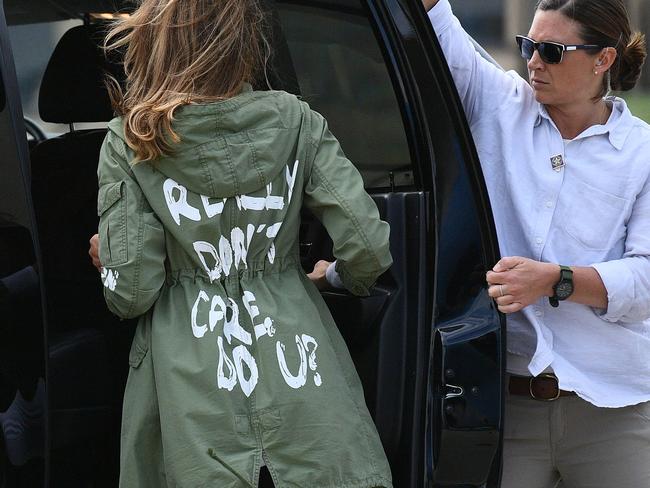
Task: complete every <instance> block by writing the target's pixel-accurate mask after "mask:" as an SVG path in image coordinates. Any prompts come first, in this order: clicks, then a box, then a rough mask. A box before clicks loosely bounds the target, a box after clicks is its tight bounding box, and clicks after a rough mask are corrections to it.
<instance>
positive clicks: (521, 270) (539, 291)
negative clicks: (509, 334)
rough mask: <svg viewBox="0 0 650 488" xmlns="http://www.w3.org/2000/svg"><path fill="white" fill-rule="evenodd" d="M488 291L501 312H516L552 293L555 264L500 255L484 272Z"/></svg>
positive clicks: (557, 276) (556, 274)
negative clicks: (500, 257)
mask: <svg viewBox="0 0 650 488" xmlns="http://www.w3.org/2000/svg"><path fill="white" fill-rule="evenodd" d="M486 278H487V282H488V285H490V286H489V288H488V294H489V295H490V296H491V297H492V298H494V299H495V301H496V303H497V305H498V306H499V310H500V311H501V312H503V313H513V312H518V311H519V310H521V309H522V308H524V307H527V306H528V305H530V304H532V303H535V302H536V301H537V300H539V299H540V298H541V297H543V296H547V297H550V296H553V294H554V291H553V286H554V285H555V284H556V283H557V282H558V281H559V279H560V267H559V266H558V265H557V264H552V263H542V262H539V261H534V260H532V259H528V258H522V257H506V258H502V259H501V260H500V261H499V262H498V263H497V264H496V265H495V266H494V268H492V271H488V272H487V275H486Z"/></svg>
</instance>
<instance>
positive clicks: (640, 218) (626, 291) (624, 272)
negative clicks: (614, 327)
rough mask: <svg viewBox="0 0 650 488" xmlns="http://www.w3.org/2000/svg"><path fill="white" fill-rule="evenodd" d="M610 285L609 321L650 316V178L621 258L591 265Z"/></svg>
mask: <svg viewBox="0 0 650 488" xmlns="http://www.w3.org/2000/svg"><path fill="white" fill-rule="evenodd" d="M591 266H592V267H593V268H595V269H596V271H598V274H599V275H600V277H601V279H602V280H603V283H604V284H605V288H606V289H607V299H608V306H607V310H606V311H604V312H603V313H602V315H601V318H602V319H604V320H607V321H608V322H619V321H620V322H638V321H643V320H647V319H648V318H650V182H648V181H646V183H645V186H644V188H643V190H642V192H641V194H639V196H638V197H637V199H636V201H635V202H634V205H633V207H632V212H631V215H630V219H629V220H628V223H627V237H626V239H625V254H624V255H623V257H622V258H621V259H617V260H613V261H607V262H603V263H595V264H592V265H591Z"/></svg>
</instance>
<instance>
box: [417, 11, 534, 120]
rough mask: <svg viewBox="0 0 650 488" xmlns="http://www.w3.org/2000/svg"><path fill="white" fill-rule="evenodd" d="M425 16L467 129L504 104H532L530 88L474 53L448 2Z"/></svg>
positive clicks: (474, 49)
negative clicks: (432, 30) (445, 65)
mask: <svg viewBox="0 0 650 488" xmlns="http://www.w3.org/2000/svg"><path fill="white" fill-rule="evenodd" d="M428 15H429V20H430V21H431V25H432V26H433V28H434V30H435V33H436V35H437V37H438V41H439V43H440V47H441V48H442V50H443V53H444V55H445V58H446V60H447V64H448V65H449V69H450V71H451V75H452V77H453V79H454V83H455V85H456V89H457V91H458V94H459V95H460V99H461V102H462V104H463V108H464V109H465V114H466V116H467V119H468V121H469V123H470V125H474V124H476V123H478V122H479V119H481V118H483V117H490V115H491V114H493V113H495V112H496V111H497V110H500V109H501V110H502V109H503V106H504V104H513V105H516V106H521V103H522V101H523V99H524V98H525V99H527V100H528V101H529V102H532V101H533V100H534V99H533V98H532V93H531V88H530V86H529V85H528V83H527V82H526V81H525V80H524V79H522V78H521V77H520V76H519V75H518V74H517V73H515V72H514V71H510V72H507V73H506V72H505V71H503V70H502V69H500V68H499V67H498V66H495V65H494V64H492V63H491V62H489V61H488V60H486V59H485V58H483V57H482V56H481V55H480V54H479V53H478V51H477V50H476V48H475V47H474V44H473V43H472V42H471V40H470V38H469V36H468V35H467V33H466V32H465V31H464V30H463V28H462V26H461V24H460V22H459V21H458V19H457V18H456V17H455V16H454V15H453V13H452V10H451V6H450V4H449V0H440V1H439V2H438V3H437V4H436V6H435V7H433V8H432V9H431V10H429V14H428ZM513 42H514V41H513Z"/></svg>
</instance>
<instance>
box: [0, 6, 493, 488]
mask: <svg viewBox="0 0 650 488" xmlns="http://www.w3.org/2000/svg"><path fill="white" fill-rule="evenodd" d="M119 3H120V2H118V1H117V0H56V1H54V0H29V1H26V0H4V6H3V8H0V488H5V487H11V488H14V487H41V486H51V487H55V488H59V487H62V488H67V487H114V486H117V475H118V455H119V423H120V416H121V401H122V394H123V388H124V382H125V378H126V375H127V373H128V358H127V356H128V350H129V344H130V341H131V337H132V334H133V328H134V323H133V322H130V321H122V322H121V321H119V320H118V319H117V318H116V317H114V316H112V315H111V314H110V313H108V311H107V310H106V307H105V305H104V302H103V298H102V285H101V283H100V280H99V276H98V273H97V271H96V270H95V269H94V268H93V267H92V266H91V263H90V260H89V258H88V255H87V249H88V239H89V238H90V236H91V235H92V234H94V233H95V232H96V229H97V220H98V219H97V211H96V199H97V178H96V169H97V159H98V152H99V147H100V145H101V142H102V139H103V137H104V135H105V133H106V130H105V126H106V122H107V121H108V120H109V119H110V118H111V117H112V112H111V108H110V105H109V102H108V98H107V95H106V92H105V90H104V88H103V85H102V76H103V73H104V72H105V71H106V70H108V71H112V72H113V73H114V74H116V75H117V76H119V65H117V64H113V63H112V62H111V61H110V60H106V59H105V58H104V57H103V55H102V53H101V50H100V49H99V48H98V43H99V42H100V41H101V37H102V33H103V32H104V29H105V19H106V18H111V17H114V16H115V15H116V4H119ZM268 5H269V7H268V8H269V9H270V11H271V18H272V20H273V30H274V34H273V44H274V52H275V54H274V57H273V59H272V62H271V66H270V68H269V80H270V83H271V85H272V86H273V87H274V88H277V89H284V90H286V91H290V92H293V93H296V94H299V95H300V96H301V97H302V98H303V99H305V100H307V101H308V102H309V103H310V104H311V106H312V107H313V108H314V109H316V110H318V111H319V112H321V113H322V114H323V115H324V116H325V117H326V118H327V120H328V121H329V124H330V126H331V128H332V130H333V132H334V133H335V134H336V135H337V136H338V137H339V139H340V141H341V144H342V146H343V148H344V150H345V151H346V154H347V155H348V157H349V158H350V159H351V160H352V161H353V162H354V163H355V164H356V165H357V167H358V168H359V170H360V171H361V173H362V175H363V177H364V181H365V184H366V187H367V190H368V192H369V193H371V194H372V195H373V198H374V199H375V201H376V202H377V205H378V207H379V209H380V212H381V214H382V218H383V219H385V220H386V221H388V222H389V223H390V225H391V251H392V254H393V257H394V264H393V266H392V268H391V269H390V270H389V271H388V272H387V273H386V274H385V275H384V276H382V277H381V278H380V280H379V282H378V284H377V286H376V287H375V288H374V290H373V292H372V295H371V296H369V297H366V298H358V297H354V296H351V295H348V294H346V293H339V292H328V293H325V294H324V295H325V299H326V301H327V303H328V305H329V307H330V309H331V311H332V313H333V315H334V317H335V319H336V320H337V324H338V325H339V327H340V329H341V331H342V333H343V335H344V337H345V339H346V341H347V343H348V347H349V348H350V351H351V353H352V356H353V358H354V360H355V363H356V365H357V368H358V370H359V373H360V375H361V378H362V380H363V383H364V387H365V394H366V400H367V403H368V406H369V409H370V411H371V413H372V415H373V418H374V420H375V423H376V425H377V428H378V430H379V433H380V435H381V439H382V441H383V444H384V447H385V449H386V452H387V455H388V459H389V461H390V463H391V467H392V471H393V478H394V484H395V486H396V487H397V488H411V487H418V488H420V487H425V486H426V487H464V488H467V487H491V488H494V487H498V485H499V471H500V465H501V432H502V425H503V395H504V385H503V370H504V368H503V366H504V361H505V356H504V345H505V333H504V332H505V329H504V325H505V322H504V320H503V317H502V316H500V315H499V313H498V312H497V310H496V308H495V306H494V304H493V302H492V301H491V300H490V299H489V297H488V295H487V290H486V284H485V272H486V270H488V269H490V268H491V267H492V265H493V264H494V263H495V262H496V261H497V260H498V246H497V242H496V236H495V230H494V225H493V222H492V214H491V210H490V207H489V202H488V198H487V193H486V190H485V186H484V183H483V178H482V174H481V170H480V165H479V161H478V157H477V154H476V151H475V149H474V144H473V142H472V138H471V135H470V132H469V128H468V125H467V122H466V120H465V117H464V113H463V110H462V107H461V105H460V102H459V98H458V95H457V93H456V89H455V87H454V84H453V81H452V79H451V76H450V74H449V71H448V68H447V65H446V62H445V59H444V57H443V55H442V52H441V50H440V48H439V46H438V43H437V40H436V38H435V35H434V32H433V31H432V28H431V26H430V24H429V22H428V19H427V18H426V15H425V13H424V10H423V8H422V6H421V4H420V2H419V0H275V1H269V2H268ZM118 7H120V9H121V10H120V11H121V12H128V9H129V5H128V4H127V3H125V4H124V5H118ZM56 32H61V33H63V32H65V33H63V35H62V36H61V35H60V34H55V33H56ZM53 37H54V38H57V39H58V38H59V37H60V39H59V40H58V44H57V45H56V48H55V49H54V51H53V52H52V48H51V46H53V45H54V42H52V40H51V38H53ZM54 40H56V39H54ZM46 41H47V42H46ZM12 52H13V53H17V54H15V55H14V54H12ZM39 60H40V61H39ZM41 61H42V62H41ZM39 63H40V64H39ZM39 69H40V71H39ZM28 70H32V71H34V70H35V71H36V72H37V73H38V77H39V79H40V72H43V73H44V74H43V76H42V81H41V83H40V88H38V90H39V94H38V115H32V116H31V117H30V119H27V118H25V115H24V114H25V113H31V112H30V110H33V109H32V108H30V100H29V94H28V89H27V88H26V87H25V86H23V85H24V84H25V83H23V82H21V83H19V81H18V80H19V79H20V80H24V79H25V78H24V77H25V72H26V71H28ZM17 73H18V76H17ZM32 75H33V73H32ZM34 111H35V110H34ZM35 118H36V119H37V120H36V121H34V120H33V119H35ZM46 123H47V124H46ZM87 123H95V124H94V125H93V126H91V127H90V128H88V126H87V125H81V124H87ZM96 123H100V124H99V125H98V124H96ZM48 124H49V125H48ZM52 124H57V125H52ZM82 127H84V128H82ZM301 252H302V258H303V260H304V264H305V267H306V269H309V267H310V266H311V265H313V263H314V262H315V260H316V259H318V258H326V257H327V256H328V255H330V254H331V243H329V241H328V239H327V238H326V235H325V233H324V231H323V229H322V227H321V226H320V224H319V223H318V222H317V221H315V220H314V219H312V218H310V217H309V216H308V215H305V217H304V219H303V224H302V228H301Z"/></svg>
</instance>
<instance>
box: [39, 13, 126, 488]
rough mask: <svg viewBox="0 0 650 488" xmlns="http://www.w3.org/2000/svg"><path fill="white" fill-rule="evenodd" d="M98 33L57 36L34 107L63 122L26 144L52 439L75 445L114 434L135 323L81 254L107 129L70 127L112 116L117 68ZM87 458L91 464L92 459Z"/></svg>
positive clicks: (92, 221) (91, 228) (89, 28)
mask: <svg viewBox="0 0 650 488" xmlns="http://www.w3.org/2000/svg"><path fill="white" fill-rule="evenodd" d="M103 35H104V32H103V28H102V27H101V26H94V25H82V26H77V27H73V28H72V29H70V30H69V31H67V32H66V33H65V34H64V35H63V37H62V38H61V40H60V41H59V43H58V45H57V46H56V48H55V50H54V52H53V54H52V57H51V59H50V61H49V64H48V66H47V69H46V71H45V74H44V77H43V80H42V84H41V89H40V96H39V111H40V116H41V118H42V119H43V120H44V121H46V122H51V123H56V124H66V125H68V126H69V127H70V130H69V132H67V133H65V134H63V135H61V136H59V137H55V138H52V139H48V140H45V141H43V142H41V143H40V144H38V145H37V146H36V147H35V148H34V149H33V150H32V151H31V165H32V199H33V203H34V212H35V215H36V222H37V228H38V235H39V241H40V248H41V256H42V264H43V269H42V270H41V272H42V274H43V277H44V281H45V295H46V308H47V341H48V351H49V358H48V395H49V399H50V426H51V439H52V445H53V447H54V448H58V447H62V446H70V445H75V444H76V445H79V443H80V442H82V441H83V440H84V439H85V440H88V439H93V438H95V439H96V436H97V435H100V434H101V433H102V432H105V431H107V430H109V429H112V430H114V431H116V433H117V435H118V436H119V423H118V420H119V419H118V417H119V411H120V405H121V400H122V393H123V387H124V382H125V377H126V373H127V371H128V361H127V358H128V349H129V343H130V340H131V337H132V332H133V331H132V329H133V327H132V325H133V324H132V323H130V322H122V321H119V320H118V319H117V317H115V316H113V315H112V314H111V313H110V312H109V311H108V309H107V308H106V305H105V303H104V299H103V286H102V284H101V281H100V278H99V273H98V271H97V270H96V269H95V268H94V267H93V266H92V264H91V261H90V258H89V256H88V248H89V244H88V241H89V239H90V237H91V236H92V235H93V234H95V233H97V225H98V217H97V162H98V158H99V151H100V148H101V145H102V142H103V140H104V137H105V135H106V129H89V130H75V128H74V124H78V123H88V122H107V121H109V120H110V119H111V118H112V117H113V111H112V108H111V104H110V100H109V96H108V92H107V90H106V88H105V85H104V81H103V80H104V76H105V72H109V73H111V74H113V75H114V76H116V77H117V78H118V79H120V78H121V77H122V76H121V73H120V67H119V66H117V65H113V64H111V63H109V62H108V61H107V60H106V59H105V57H104V55H103V52H102V49H101V47H100V45H101V39H102V36H103ZM95 445H97V443H96V441H95ZM115 451H117V449H115ZM105 460H106V459H105ZM92 464H93V463H91V466H90V467H89V469H95V468H96V466H93V465H92ZM75 476H77V477H78V476H79V473H76V474H75ZM61 486H62V485H61Z"/></svg>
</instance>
